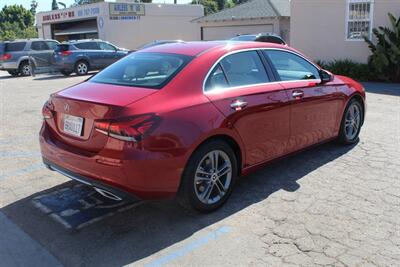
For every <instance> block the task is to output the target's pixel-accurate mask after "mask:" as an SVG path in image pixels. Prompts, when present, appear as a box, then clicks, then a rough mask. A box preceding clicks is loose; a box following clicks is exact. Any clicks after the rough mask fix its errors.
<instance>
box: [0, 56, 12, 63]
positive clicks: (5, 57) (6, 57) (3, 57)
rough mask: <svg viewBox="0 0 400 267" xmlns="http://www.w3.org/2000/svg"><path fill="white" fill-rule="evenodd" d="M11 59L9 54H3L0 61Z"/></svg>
mask: <svg viewBox="0 0 400 267" xmlns="http://www.w3.org/2000/svg"><path fill="white" fill-rule="evenodd" d="M11 57H12V56H11V54H4V55H2V56H1V57H0V59H1V60H3V61H7V60H9V59H11Z"/></svg>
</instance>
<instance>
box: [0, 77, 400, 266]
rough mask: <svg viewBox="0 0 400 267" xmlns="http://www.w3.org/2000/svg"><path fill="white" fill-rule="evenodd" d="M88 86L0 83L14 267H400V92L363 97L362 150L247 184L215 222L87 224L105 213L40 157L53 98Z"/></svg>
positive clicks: (166, 218) (107, 215)
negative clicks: (44, 115)
mask: <svg viewBox="0 0 400 267" xmlns="http://www.w3.org/2000/svg"><path fill="white" fill-rule="evenodd" d="M87 78H88V76H86V77H76V76H71V77H67V78H65V77H63V76H37V77H19V78H12V77H10V76H7V75H6V74H5V73H0V126H1V128H0V229H1V232H2V233H0V259H2V262H3V263H4V262H5V263H7V266H12V265H15V266H22V265H25V266H26V265H27V263H30V264H29V265H31V266H35V265H37V264H40V265H41V266H55V265H64V266H124V265H134V266H184V265H191V266H233V265H235V266H317V265H331V266H399V264H400V171H399V170H400V85H384V84H367V85H366V87H367V88H368V90H367V91H368V94H367V99H368V110H367V117H366V121H365V125H364V127H363V129H362V132H361V136H360V141H359V142H358V143H357V144H356V145H354V146H350V147H341V146H337V145H335V144H333V143H328V144H325V145H322V146H319V147H316V148H313V149H311V150H308V151H306V152H303V153H300V154H297V155H295V156H292V157H290V158H286V159H284V160H281V161H279V162H276V163H273V164H271V165H269V166H267V167H265V168H263V169H261V170H260V171H258V172H256V173H254V174H252V175H250V176H247V177H244V178H242V179H241V180H240V181H239V183H238V184H237V186H236V189H235V191H234V193H233V194H232V197H231V198H230V199H229V201H228V202H227V203H226V205H225V206H224V207H222V208H221V209H220V210H218V211H216V212H213V213H211V214H196V213H189V212H186V211H185V210H183V209H181V208H180V207H179V206H178V205H177V204H176V203H175V201H173V200H168V201H154V202H145V203H139V204H137V203H134V204H133V205H129V203H128V204H127V205H125V206H124V207H122V208H121V207H119V208H118V210H117V208H116V207H112V208H115V210H113V212H108V211H107V212H100V213H99V214H100V215H96V216H99V217H98V218H97V219H96V218H95V220H92V219H93V218H90V220H89V219H88V216H86V215H85V216H84V214H85V213H84V212H85V211H86V210H88V209H90V208H92V209H103V208H104V203H103V202H102V201H101V200H98V199H97V198H96V197H95V198H94V199H95V200H93V198H91V199H92V200H91V201H94V202H93V203H94V204H93V203H92V202H90V201H89V200H87V199H86V200H85V198H86V197H90V196H88V195H85V196H83V197H82V196H81V195H80V194H89V193H82V192H87V191H88V190H86V191H85V190H83V191H82V190H81V189H79V188H80V187H78V189H77V187H76V184H75V183H74V182H71V181H69V180H68V179H67V178H65V177H63V176H62V175H60V174H57V173H55V172H51V171H49V170H47V169H45V168H44V167H43V166H42V164H41V157H40V152H39V146H38V132H39V129H40V126H41V121H42V119H41V107H42V104H43V103H44V102H45V101H46V100H47V98H48V95H49V94H50V93H53V92H56V91H58V90H60V89H63V88H65V87H68V86H71V85H73V84H76V83H78V82H80V81H83V80H85V79H87ZM77 190H78V191H77ZM71 192H72V193H71ZM90 194H91V193H90ZM55 196H56V197H55ZM43 197H45V198H44V200H46V201H42V202H40V203H39V204H38V200H41V199H43ZM96 199H97V200H96ZM35 203H36V205H35ZM77 203H78V204H77ZM99 203H100V204H99ZM70 205H71V206H70ZM72 205H73V207H72ZM107 205H108V208H110V207H111V206H110V205H111V204H107ZM43 206H44V207H43ZM77 206H79V207H77ZM49 207H51V208H49ZM52 214H58V215H59V216H58V217H57V216H55V215H52ZM76 214H81V215H82V216H80V217H79V216H78V217H77V219H76V220H78V224H76V225H81V224H82V223H83V225H82V226H81V227H76V228H74V227H67V226H68V224H67V225H66V224H65V222H66V221H67V220H64V219H63V218H67V217H70V216H72V215H76ZM76 220H72V222H73V223H75V222H76ZM67 222H71V220H70V221H67ZM73 223H71V225H75V224H73ZM79 223H81V224H79ZM78 228H79V229H78ZM0 265H1V263H0Z"/></svg>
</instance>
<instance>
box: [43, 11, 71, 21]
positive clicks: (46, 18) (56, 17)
mask: <svg viewBox="0 0 400 267" xmlns="http://www.w3.org/2000/svg"><path fill="white" fill-rule="evenodd" d="M73 17H75V12H74V11H64V12H59V13H54V14H50V15H44V16H43V22H45V21H52V20H60V19H68V18H73Z"/></svg>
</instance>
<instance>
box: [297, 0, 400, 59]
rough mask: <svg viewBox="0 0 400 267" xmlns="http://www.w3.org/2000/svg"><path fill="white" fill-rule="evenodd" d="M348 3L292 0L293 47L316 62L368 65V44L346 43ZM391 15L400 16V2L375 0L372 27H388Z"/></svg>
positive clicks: (338, 0)
mask: <svg viewBox="0 0 400 267" xmlns="http://www.w3.org/2000/svg"><path fill="white" fill-rule="evenodd" d="M346 3H347V2H346V0H321V1H316V0H291V18H290V20H291V21H290V24H291V32H290V41H291V46H293V47H294V48H297V49H299V50H300V51H302V52H303V53H305V54H306V55H308V56H310V57H311V58H312V59H314V60H318V59H320V60H335V59H352V60H354V61H357V62H367V60H368V55H369V54H370V51H369V49H368V46H367V44H366V43H365V42H364V41H363V40H361V41H347V40H345V39H346V32H345V31H346V26H345V23H346ZM388 12H392V13H393V14H395V15H396V16H400V0H375V1H374V10H373V25H372V26H373V27H378V26H384V25H388V23H389V20H388V17H387V13H388Z"/></svg>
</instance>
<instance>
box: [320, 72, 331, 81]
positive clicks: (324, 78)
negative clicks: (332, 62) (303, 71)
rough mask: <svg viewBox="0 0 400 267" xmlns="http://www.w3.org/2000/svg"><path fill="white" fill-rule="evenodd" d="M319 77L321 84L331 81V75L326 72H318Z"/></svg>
mask: <svg viewBox="0 0 400 267" xmlns="http://www.w3.org/2000/svg"><path fill="white" fill-rule="evenodd" d="M319 77H320V78H321V83H327V82H330V81H332V80H333V74H331V73H329V72H327V71H326V70H320V71H319Z"/></svg>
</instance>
